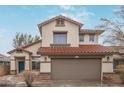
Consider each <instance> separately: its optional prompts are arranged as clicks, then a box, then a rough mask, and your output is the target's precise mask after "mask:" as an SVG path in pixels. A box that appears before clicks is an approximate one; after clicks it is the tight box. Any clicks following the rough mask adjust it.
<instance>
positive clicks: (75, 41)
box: [41, 21, 79, 47]
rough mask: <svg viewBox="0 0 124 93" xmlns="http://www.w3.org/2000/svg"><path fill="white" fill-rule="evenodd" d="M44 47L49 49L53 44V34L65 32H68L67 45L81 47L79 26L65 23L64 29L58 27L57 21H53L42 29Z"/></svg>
mask: <svg viewBox="0 0 124 93" xmlns="http://www.w3.org/2000/svg"><path fill="white" fill-rule="evenodd" d="M41 31H42V46H43V47H49V46H50V44H53V32H65V31H67V44H71V47H78V46H79V26H77V25H75V24H73V23H70V22H68V21H65V26H64V27H56V21H53V22H51V23H49V24H47V25H44V26H43V27H42V30H41Z"/></svg>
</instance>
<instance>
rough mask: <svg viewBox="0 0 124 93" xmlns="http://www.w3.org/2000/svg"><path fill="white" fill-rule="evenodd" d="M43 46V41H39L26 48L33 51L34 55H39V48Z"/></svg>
mask: <svg viewBox="0 0 124 93" xmlns="http://www.w3.org/2000/svg"><path fill="white" fill-rule="evenodd" d="M41 46H42V42H39V43H36V44H34V45H31V46H29V47H27V48H25V50H27V51H30V52H32V56H37V50H38V48H40V47H41Z"/></svg>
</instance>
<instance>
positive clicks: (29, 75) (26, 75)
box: [23, 71, 34, 87]
mask: <svg viewBox="0 0 124 93" xmlns="http://www.w3.org/2000/svg"><path fill="white" fill-rule="evenodd" d="M23 76H24V81H25V83H26V85H27V87H31V86H32V82H33V81H34V74H33V73H32V72H31V71H25V72H24V73H23Z"/></svg>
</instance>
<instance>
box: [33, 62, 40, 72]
mask: <svg viewBox="0 0 124 93" xmlns="http://www.w3.org/2000/svg"><path fill="white" fill-rule="evenodd" d="M33 63H35V64H33ZM36 64H37V65H36ZM32 70H36V71H40V62H37V61H32Z"/></svg>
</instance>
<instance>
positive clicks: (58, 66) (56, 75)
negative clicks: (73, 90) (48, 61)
mask: <svg viewBox="0 0 124 93" xmlns="http://www.w3.org/2000/svg"><path fill="white" fill-rule="evenodd" d="M100 61H101V60H100V59H52V79H58V80H91V79H92V80H100V76H101V74H100V73H101V62H100Z"/></svg>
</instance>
